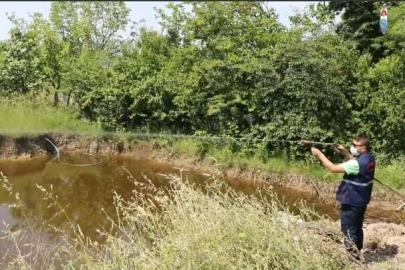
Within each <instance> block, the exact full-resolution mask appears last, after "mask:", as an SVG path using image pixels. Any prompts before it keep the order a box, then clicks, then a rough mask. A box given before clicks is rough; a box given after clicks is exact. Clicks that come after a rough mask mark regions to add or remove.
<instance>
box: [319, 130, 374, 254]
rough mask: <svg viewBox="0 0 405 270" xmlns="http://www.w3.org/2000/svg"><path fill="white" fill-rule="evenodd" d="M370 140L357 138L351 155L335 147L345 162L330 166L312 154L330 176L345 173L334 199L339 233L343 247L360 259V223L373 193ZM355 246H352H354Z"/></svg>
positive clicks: (324, 160)
mask: <svg viewBox="0 0 405 270" xmlns="http://www.w3.org/2000/svg"><path fill="white" fill-rule="evenodd" d="M370 148H371V146H370V139H369V137H368V136H367V135H365V134H360V135H358V136H357V137H356V138H355V139H354V140H353V142H352V146H351V147H350V152H349V151H347V149H345V148H344V147H343V146H342V145H337V146H336V147H335V149H336V151H337V152H339V153H342V154H343V155H344V156H345V159H346V160H347V161H346V162H344V163H341V164H333V163H332V162H331V161H330V160H329V159H328V158H327V157H326V156H325V155H324V154H323V153H322V152H321V151H320V150H319V149H317V148H314V147H312V148H311V151H312V154H313V155H314V156H315V157H318V158H319V159H320V160H321V161H322V164H323V165H324V166H325V167H326V168H327V169H328V170H329V171H330V172H332V173H344V175H343V180H342V183H341V184H340V186H339V189H338V192H337V195H336V199H337V200H338V202H340V203H341V208H340V221H341V229H342V232H343V233H344V235H345V240H344V243H345V246H346V249H347V250H348V251H349V253H350V254H351V255H353V256H354V257H355V258H356V259H360V256H359V255H360V253H359V252H360V250H361V249H362V248H363V221H364V213H365V212H366V208H367V204H368V203H369V201H370V197H371V191H372V189H373V180H374V170H375V158H374V156H373V155H372V154H371V153H370ZM353 244H354V245H353Z"/></svg>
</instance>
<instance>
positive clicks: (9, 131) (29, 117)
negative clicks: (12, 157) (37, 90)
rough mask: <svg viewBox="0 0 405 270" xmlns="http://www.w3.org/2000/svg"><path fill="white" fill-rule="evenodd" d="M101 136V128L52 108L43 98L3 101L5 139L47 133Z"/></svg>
mask: <svg viewBox="0 0 405 270" xmlns="http://www.w3.org/2000/svg"><path fill="white" fill-rule="evenodd" d="M51 131H54V132H86V133H98V132H99V131H100V127H99V126H98V125H96V124H94V123H90V122H88V121H84V120H82V119H79V118H78V117H77V116H76V114H75V111H74V109H73V108H67V107H59V108H55V107H52V106H51V104H50V103H49V102H47V100H46V99H44V98H42V97H28V96H24V97H22V96H20V97H10V98H1V99H0V133H1V134H5V135H11V136H15V135H22V134H36V133H43V132H51Z"/></svg>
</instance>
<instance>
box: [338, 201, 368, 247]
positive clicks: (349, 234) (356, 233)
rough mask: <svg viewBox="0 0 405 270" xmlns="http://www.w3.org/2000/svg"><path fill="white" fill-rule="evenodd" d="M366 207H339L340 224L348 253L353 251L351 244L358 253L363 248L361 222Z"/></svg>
mask: <svg viewBox="0 0 405 270" xmlns="http://www.w3.org/2000/svg"><path fill="white" fill-rule="evenodd" d="M366 209H367V205H366V206H354V205H350V204H342V205H341V207H340V222H341V229H342V232H343V234H344V235H345V236H346V237H345V240H344V243H345V246H346V248H347V250H349V251H355V249H354V248H353V243H354V245H355V246H356V247H357V249H358V250H359V251H360V250H361V249H362V248H363V238H364V237H363V221H364V213H365V212H366Z"/></svg>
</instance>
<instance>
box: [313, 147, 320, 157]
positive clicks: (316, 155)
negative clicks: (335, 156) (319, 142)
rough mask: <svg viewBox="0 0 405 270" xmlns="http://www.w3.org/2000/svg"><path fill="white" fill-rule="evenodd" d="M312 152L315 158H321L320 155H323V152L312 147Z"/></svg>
mask: <svg viewBox="0 0 405 270" xmlns="http://www.w3.org/2000/svg"><path fill="white" fill-rule="evenodd" d="M311 152H312V155H314V156H315V157H319V156H320V155H322V152H321V151H320V150H319V149H317V148H315V147H311Z"/></svg>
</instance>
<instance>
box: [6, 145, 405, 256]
mask: <svg viewBox="0 0 405 270" xmlns="http://www.w3.org/2000/svg"><path fill="white" fill-rule="evenodd" d="M101 158H102V160H103V163H102V164H100V165H97V166H90V167H74V166H67V165H64V164H61V163H58V162H57V161H53V162H51V163H48V162H49V161H50V160H51V158H50V157H35V158H32V159H29V160H1V161H0V172H3V174H4V175H5V176H6V177H7V178H8V181H9V184H6V185H4V183H2V184H0V221H1V222H0V235H4V233H5V231H7V230H11V231H16V230H18V229H20V228H26V227H27V226H31V228H33V230H31V231H32V232H33V235H27V236H26V237H25V238H24V239H25V240H23V241H27V242H30V241H32V240H33V239H34V240H35V239H37V238H38V236H39V235H40V236H41V237H42V239H45V242H47V243H52V242H53V241H57V239H58V237H59V234H60V233H58V232H55V230H53V229H52V228H51V227H50V226H49V225H52V226H54V227H56V228H61V229H62V230H63V231H64V233H68V234H69V233H70V232H71V231H72V228H73V227H77V225H80V228H81V230H82V232H83V234H84V235H85V236H88V237H90V238H91V239H92V240H93V241H94V240H97V241H98V242H100V243H101V244H102V243H103V240H104V239H103V237H102V236H100V234H99V233H98V232H97V230H98V229H100V230H102V229H103V228H104V229H105V228H109V225H110V224H111V223H110V220H109V219H108V218H107V216H106V215H108V216H109V217H110V218H111V219H113V220H114V219H117V215H116V210H115V207H114V192H116V193H117V194H119V195H121V196H122V197H123V198H124V199H129V198H130V197H131V196H132V194H133V193H132V190H133V188H134V183H133V181H132V180H131V179H129V177H128V173H127V172H126V171H125V170H124V169H123V167H122V166H124V167H125V168H126V169H127V170H128V171H129V172H130V173H131V174H132V175H133V177H134V178H135V179H137V180H139V181H141V182H142V181H144V179H145V178H144V177H145V176H146V177H147V178H148V179H150V180H151V181H152V182H153V184H154V185H155V186H157V187H161V186H166V187H167V186H168V185H169V184H168V181H167V179H166V178H165V177H163V176H162V175H161V174H179V169H178V168H175V167H172V166H170V165H167V164H161V163H157V162H153V161H148V160H135V159H132V158H130V157H125V156H101ZM64 161H65V162H68V163H75V164H82V163H92V162H94V160H92V158H91V157H89V156H85V155H82V154H79V153H74V154H72V153H70V154H67V155H65V159H64ZM182 175H183V179H184V181H187V182H188V183H193V184H196V186H197V187H203V186H204V184H205V183H207V182H208V181H210V180H209V179H212V178H211V177H209V176H208V175H207V174H204V173H202V172H197V171H183V172H182ZM222 180H223V181H226V182H227V184H228V185H229V186H231V187H232V188H234V189H235V190H237V191H240V192H243V193H245V194H255V193H256V192H257V185H254V184H253V181H252V180H249V179H232V178H226V179H222ZM7 187H12V190H10V189H8V188H7ZM39 187H44V188H45V189H46V190H47V191H48V192H49V191H52V194H53V198H57V204H56V205H55V204H52V199H48V200H46V194H45V193H44V192H43V191H41V190H40V188H39ZM272 190H273V191H274V192H275V193H276V194H277V195H278V197H279V198H283V201H284V202H285V203H286V204H287V205H288V206H289V207H290V208H291V210H292V211H293V212H294V213H297V212H298V211H299V209H298V207H297V206H296V203H298V202H299V201H301V200H305V201H306V202H307V205H309V206H311V207H313V208H314V209H315V210H316V211H317V212H318V213H320V214H323V215H327V216H329V217H331V218H332V219H334V220H337V219H338V218H339V216H338V209H337V208H336V206H335V205H328V204H323V203H321V201H320V200H319V199H318V197H317V196H316V195H314V194H312V193H308V192H304V191H300V190H295V189H290V188H286V187H278V186H274V187H273V189H272ZM16 192H18V195H17V197H19V199H16ZM61 209H63V210H64V212H61V211H60V210H61ZM366 219H367V220H368V221H369V222H370V221H373V220H378V221H386V222H395V223H400V222H401V220H405V216H404V214H400V215H398V214H397V213H395V212H394V211H382V210H379V209H376V208H373V209H368V211H367V217H366ZM44 224H47V225H44ZM35 237H37V238H35ZM10 245H12V243H11V242H10V241H7V240H1V239H0V257H3V256H4V254H6V250H7V249H9V247H10Z"/></svg>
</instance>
